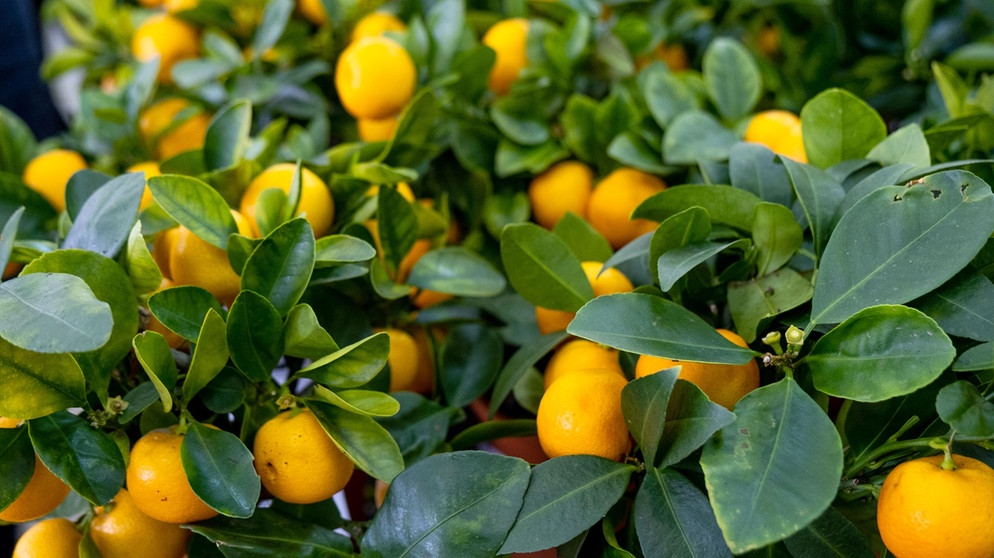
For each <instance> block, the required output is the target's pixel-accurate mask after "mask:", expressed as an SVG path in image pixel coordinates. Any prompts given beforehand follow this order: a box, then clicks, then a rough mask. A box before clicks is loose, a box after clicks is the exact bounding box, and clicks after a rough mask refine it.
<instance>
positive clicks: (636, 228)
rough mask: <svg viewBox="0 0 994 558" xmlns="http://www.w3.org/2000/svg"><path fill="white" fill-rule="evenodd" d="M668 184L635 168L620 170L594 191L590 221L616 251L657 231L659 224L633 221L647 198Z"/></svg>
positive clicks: (588, 216) (589, 214)
mask: <svg viewBox="0 0 994 558" xmlns="http://www.w3.org/2000/svg"><path fill="white" fill-rule="evenodd" d="M665 188H666V183H665V182H663V181H662V179H660V178H658V177H656V176H653V175H651V174H647V173H644V172H642V171H640V170H637V169H633V168H626V167H623V168H620V169H616V170H614V171H613V172H611V174H609V175H607V176H606V177H604V178H603V179H602V180H601V181H600V182H598V183H597V185H596V186H595V187H594V191H593V193H592V194H590V201H589V202H588V203H587V221H589V222H590V225H591V226H593V227H594V229H596V230H597V232H599V233H601V234H602V235H604V238H606V239H607V241H608V242H610V243H611V246H612V247H614V248H615V249H618V248H621V247H622V246H624V245H625V244H628V243H629V242H631V241H632V240H635V239H636V238H637V237H639V236H641V235H643V234H645V233H647V232H652V231H654V230H656V226H657V223H655V222H653V221H649V220H646V219H632V218H631V215H632V211H635V208H636V207H638V206H639V204H641V203H642V202H643V201H645V200H646V199H647V198H649V197H651V196H653V195H655V194H658V193H659V192H662V191H663V190H664V189H665Z"/></svg>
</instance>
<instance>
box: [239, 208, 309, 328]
mask: <svg viewBox="0 0 994 558" xmlns="http://www.w3.org/2000/svg"><path fill="white" fill-rule="evenodd" d="M313 269H314V233H313V231H311V227H310V225H309V224H308V223H307V221H306V220H304V219H303V218H297V219H292V220H290V221H287V222H286V223H283V224H282V225H280V226H279V228H277V229H276V230H275V231H273V232H272V233H270V234H269V236H267V237H266V238H265V239H264V240H263V241H262V243H261V244H259V246H257V247H256V249H255V251H253V252H252V255H251V256H249V259H248V261H247V262H245V268H244V269H243V270H242V282H241V288H242V290H248V291H254V292H256V293H257V294H260V295H262V296H264V297H266V298H267V299H268V300H269V302H270V303H272V305H273V307H274V308H275V309H276V311H277V312H279V314H280V316H285V315H286V313H287V312H289V311H290V309H291V308H293V307H294V305H296V304H297V301H298V300H300V297H301V296H302V295H303V294H304V289H306V288H307V283H308V281H309V280H310V277H311V271H312V270H313Z"/></svg>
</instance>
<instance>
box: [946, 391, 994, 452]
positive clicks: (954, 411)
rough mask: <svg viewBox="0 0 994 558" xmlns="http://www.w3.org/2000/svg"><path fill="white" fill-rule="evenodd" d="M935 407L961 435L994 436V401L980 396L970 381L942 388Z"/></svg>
mask: <svg viewBox="0 0 994 558" xmlns="http://www.w3.org/2000/svg"><path fill="white" fill-rule="evenodd" d="M935 410H936V411H938V412H939V417H940V418H942V421H943V422H945V423H946V424H948V425H949V426H951V427H953V428H954V429H955V430H956V432H957V433H958V434H960V435H961V436H976V437H979V438H989V437H991V436H994V403H991V402H990V401H988V400H987V399H985V398H984V396H982V395H980V392H979V391H977V388H976V387H975V386H974V385H973V384H971V383H970V382H967V381H965V380H959V381H956V382H953V383H951V384H949V385H947V386H945V387H943V388H942V389H941V390H939V395H938V396H937V397H936V398H935Z"/></svg>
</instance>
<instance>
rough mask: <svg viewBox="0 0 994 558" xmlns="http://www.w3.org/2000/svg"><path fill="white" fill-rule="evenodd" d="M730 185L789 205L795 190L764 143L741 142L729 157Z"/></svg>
mask: <svg viewBox="0 0 994 558" xmlns="http://www.w3.org/2000/svg"><path fill="white" fill-rule="evenodd" d="M728 172H729V176H730V178H731V181H732V186H734V187H736V188H738V189H740V190H745V191H746V192H750V193H752V194H753V195H755V196H757V197H758V198H759V199H761V200H763V201H767V202H770V203H778V204H780V205H784V206H787V207H790V205H791V201H793V199H794V191H793V189H792V188H791V186H790V179H789V178H788V176H787V171H786V169H785V168H784V166H783V163H782V162H781V160H780V157H779V156H777V154H775V153H773V152H772V151H770V149H769V148H768V147H766V146H765V145H761V144H758V143H750V142H742V143H738V144H736V145H735V147H733V148H732V151H731V153H730V154H729V157H728Z"/></svg>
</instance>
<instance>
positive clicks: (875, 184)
mask: <svg viewBox="0 0 994 558" xmlns="http://www.w3.org/2000/svg"><path fill="white" fill-rule="evenodd" d="M913 168H914V167H913V166H912V165H911V163H902V164H899V165H891V166H889V167H884V168H882V169H879V170H877V171H875V172H872V173H870V174H869V175H867V176H866V178H864V179H862V180H860V181H859V182H857V183H856V184H853V185H852V186H851V187H850V188H849V190H848V191H847V192H846V195H845V197H844V198H842V203H840V204H839V207H838V208H836V210H835V222H836V223H838V221H839V219H841V218H842V216H843V215H845V214H846V212H847V211H849V209H850V208H851V207H852V206H853V205H856V202H858V201H859V200H861V199H862V198H863V197H865V196H866V195H867V194H869V193H870V192H872V191H874V190H876V189H877V188H880V187H881V186H893V185H895V184H901V183H902V182H907V180H905V179H903V178H902V177H904V176H907V173H908V172H910V171H911V170H912V169H913Z"/></svg>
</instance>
